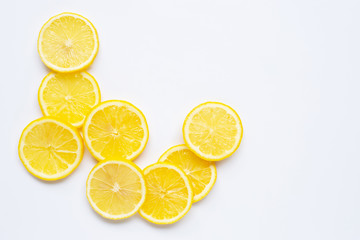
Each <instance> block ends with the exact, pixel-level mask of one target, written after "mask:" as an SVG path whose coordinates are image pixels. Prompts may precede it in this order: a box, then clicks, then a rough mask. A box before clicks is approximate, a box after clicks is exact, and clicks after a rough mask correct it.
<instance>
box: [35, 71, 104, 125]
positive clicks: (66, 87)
mask: <svg viewBox="0 0 360 240" xmlns="http://www.w3.org/2000/svg"><path fill="white" fill-rule="evenodd" d="M38 99H39V104H40V107H41V110H42V112H43V113H44V115H45V116H54V117H56V118H58V119H60V120H62V121H64V122H67V123H70V124H71V125H73V126H74V127H81V126H82V124H83V123H84V120H85V117H86V115H87V114H88V113H89V112H90V110H91V109H92V108H93V107H94V106H96V105H97V104H98V103H99V102H100V89H99V86H98V84H97V82H96V80H95V78H94V77H93V76H91V75H90V74H89V73H87V72H77V73H55V72H52V73H49V74H48V75H47V76H46V77H45V78H44V80H43V81H42V83H41V85H40V88H39V93H38Z"/></svg>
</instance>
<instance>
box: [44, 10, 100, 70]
mask: <svg viewBox="0 0 360 240" xmlns="http://www.w3.org/2000/svg"><path fill="white" fill-rule="evenodd" d="M63 16H72V17H76V18H79V19H81V20H83V21H84V22H85V23H86V24H87V25H88V26H89V27H90V29H91V30H92V31H93V33H94V35H95V43H94V44H95V46H94V51H93V52H92V54H91V56H90V57H89V59H88V60H86V61H85V62H84V63H82V64H81V65H79V66H77V67H72V68H63V67H58V66H56V65H54V64H52V63H50V62H49V61H47V60H46V59H45V57H44V56H43V54H42V51H41V47H40V39H41V38H42V35H43V32H44V30H45V29H46V28H47V27H48V26H49V25H50V24H51V23H52V22H53V21H54V20H56V19H58V18H60V17H63ZM37 50H38V53H39V55H40V59H41V61H42V62H43V63H44V64H45V65H46V66H47V67H48V68H50V69H52V70H54V71H55V72H63V73H65V72H76V71H81V70H84V69H86V68H88V67H89V66H90V65H91V64H92V63H93V62H94V60H95V58H96V55H97V54H98V52H99V36H98V33H97V30H96V28H95V27H94V25H93V24H92V22H90V20H89V19H87V18H86V17H84V16H82V15H80V14H77V13H71V12H63V13H60V14H57V15H55V16H53V17H51V18H50V19H49V20H47V21H46V23H45V24H44V25H43V26H42V27H41V29H40V33H39V37H38V41H37Z"/></svg>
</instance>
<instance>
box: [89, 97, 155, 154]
mask: <svg viewBox="0 0 360 240" xmlns="http://www.w3.org/2000/svg"><path fill="white" fill-rule="evenodd" d="M83 133H84V140H85V144H86V146H87V147H88V149H89V151H90V153H91V154H92V155H93V156H94V157H95V158H96V159H97V160H98V161H101V160H104V159H126V160H133V159H135V158H136V157H137V156H138V155H139V154H140V153H141V152H142V151H143V150H144V149H145V146H146V143H147V141H148V138H149V130H148V126H147V123H146V119H145V116H144V114H143V113H142V112H141V111H140V110H139V109H138V108H136V107H135V106H134V105H132V104H131V103H128V102H126V101H120V100H110V101H106V102H103V103H101V104H99V105H97V106H96V107H95V108H94V109H93V110H92V111H91V112H90V113H89V115H88V116H87V117H86V119H85V123H84V126H83Z"/></svg>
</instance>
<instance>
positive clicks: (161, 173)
mask: <svg viewBox="0 0 360 240" xmlns="http://www.w3.org/2000/svg"><path fill="white" fill-rule="evenodd" d="M144 175H145V182H146V188H147V192H146V200H145V202H144V204H143V206H142V207H141V208H140V211H139V213H140V215H141V216H143V217H144V218H145V219H146V220H148V221H150V222H152V223H156V224H171V223H174V222H176V221H178V220H179V219H180V218H182V217H183V216H185V214H186V213H187V212H188V211H189V210H190V207H191V204H192V200H193V191H192V188H191V183H190V181H189V179H188V178H187V177H186V175H185V173H184V172H183V171H182V170H181V169H180V168H178V167H177V166H175V165H173V164H170V163H156V164H153V165H150V166H148V167H146V168H145V169H144Z"/></svg>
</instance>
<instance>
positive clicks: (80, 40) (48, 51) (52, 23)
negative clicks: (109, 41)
mask: <svg viewBox="0 0 360 240" xmlns="http://www.w3.org/2000/svg"><path fill="white" fill-rule="evenodd" d="M98 49H99V40H98V35H97V32H96V29H95V27H94V26H93V25H92V23H91V22H90V21H89V20H87V19H86V18H84V17H83V16H80V15H79V14H75V13H61V14H59V15H56V16H54V17H52V18H50V19H49V20H48V21H47V22H46V23H45V24H44V26H43V27H42V28H41V30H40V34H39V38H38V52H39V55H40V58H41V60H42V61H43V63H44V64H45V65H46V66H48V67H49V68H51V69H52V70H54V71H57V72H73V71H79V70H81V69H84V68H87V67H88V66H89V65H90V64H91V63H92V62H93V61H94V59H95V57H96V54H97V52H98Z"/></svg>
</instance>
